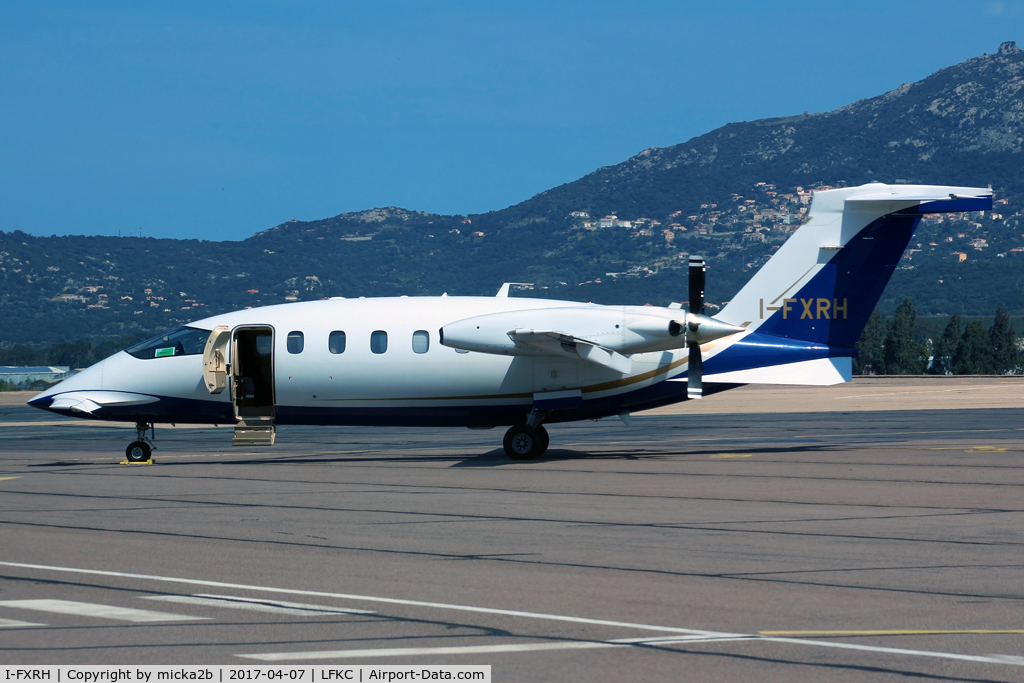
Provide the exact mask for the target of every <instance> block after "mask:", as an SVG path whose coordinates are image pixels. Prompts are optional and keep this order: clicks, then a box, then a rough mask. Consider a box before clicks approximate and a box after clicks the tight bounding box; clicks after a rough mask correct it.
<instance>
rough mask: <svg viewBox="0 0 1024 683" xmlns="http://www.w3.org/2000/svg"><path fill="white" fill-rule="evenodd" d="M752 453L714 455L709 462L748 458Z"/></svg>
mask: <svg viewBox="0 0 1024 683" xmlns="http://www.w3.org/2000/svg"><path fill="white" fill-rule="evenodd" d="M752 455H753V453H715V454H714V455H712V456H710V458H709V459H710V460H725V459H727V458H749V457H751V456H752Z"/></svg>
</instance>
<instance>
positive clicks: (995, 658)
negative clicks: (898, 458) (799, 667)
mask: <svg viewBox="0 0 1024 683" xmlns="http://www.w3.org/2000/svg"><path fill="white" fill-rule="evenodd" d="M755 640H767V641H770V642H773V643H793V644H794V645H818V646H819V647H833V648H838V649H840V650H861V651H864V652H884V653H886V654H893V655H912V656H915V657H935V658H937V659H957V660H960V661H965V662H983V663H985V664H1012V665H1014V666H1024V657H1017V656H1014V655H962V654H956V653H954V652H929V651H928V650H904V649H902V648H897V647H875V646H873V645H854V644H853V643H832V642H828V641H823V640H803V639H801V638H771V637H765V636H758V637H756V638H755Z"/></svg>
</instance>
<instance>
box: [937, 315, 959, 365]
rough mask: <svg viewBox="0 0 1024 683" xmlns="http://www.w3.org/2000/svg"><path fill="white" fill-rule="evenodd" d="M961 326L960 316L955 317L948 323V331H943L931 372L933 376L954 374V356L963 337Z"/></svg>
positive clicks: (938, 340)
mask: <svg viewBox="0 0 1024 683" xmlns="http://www.w3.org/2000/svg"><path fill="white" fill-rule="evenodd" d="M961 326H962V322H961V320H960V316H958V315H954V316H953V317H952V318H950V319H949V322H948V323H946V329H945V330H943V331H942V336H941V337H939V339H937V340H936V342H935V349H934V353H933V356H934V359H933V360H932V367H931V368H930V370H929V371H930V372H931V373H932V374H933V375H951V374H953V354H955V353H956V347H957V346H958V345H959V344H960V338H961V337H962V336H963V328H962V327H961Z"/></svg>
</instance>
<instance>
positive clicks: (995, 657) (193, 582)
mask: <svg viewBox="0 0 1024 683" xmlns="http://www.w3.org/2000/svg"><path fill="white" fill-rule="evenodd" d="M0 567H18V568H21V569H38V570H42V571H51V572H62V573H68V574H86V575H91V576H110V577H118V578H124V579H140V580H143V581H162V582H166V583H178V584H185V585H190V586H210V587H217V588H229V589H232V590H247V591H262V592H265V593H280V594H284V595H306V596H313V597H320V598H330V599H334V600H349V601H362V602H379V603H384V604H390V605H408V606H411V607H431V608H434V609H446V610H456V611H461V612H475V613H478V614H500V615H502V616H509V617H523V618H526V619H543V620H548V621H564V622H569V623H575V624H593V625H596V626H618V627H621V628H629V629H638V630H642V631H660V632H663V633H675V634H679V635H684V634H685V635H687V636H691V638H680V639H679V641H678V642H686V641H687V640H688V641H690V642H700V640H701V638H693V637H692V636H698V637H702V639H704V640H706V641H707V642H714V641H716V640H720V641H728V640H763V641H769V642H778V643H790V644H793V645H809V646H813V647H832V648H839V649H849V650H862V651H865V652H884V653H890V654H905V655H914V656H918V657H937V658H941V659H955V660H964V661H973V662H985V663H989V664H1011V665H1015V666H1024V658H1022V657H1017V656H1014V655H999V654H990V655H963V654H956V653H951V652H929V651H926V650H901V649H897V648H887V647H872V646H868V645H853V644H851V643H836V642H830V641H826V640H810V639H806V640H805V639H802V638H779V637H772V636H760V635H757V634H742V633H725V632H721V631H705V630H700V629H691V628H675V627H671V626H656V625H653V624H636V623H631V622H625V621H610V620H607V619H587V618H584V617H572V616H567V615H561V614H545V613H543V612H524V611H520V610H509V609H497V608H492V607H474V606H472V605H454V604H447V603H443V602H426V601H422V600H402V599H399V598H384V597H376V596H371V595H352V594H348V593H329V592H325V591H307V590H299V589H295V588H273V587H270V586H251V585H246V584H241V583H227V582H223V581H207V580H203V579H183V578H178V577H173V576H156V575H150V574H131V573H128V572H112V571H105V570H101V569H79V568H75V567H55V566H50V565H45V564H29V563H25V562H4V561H0ZM9 602H10V601H9ZM14 602H18V601H14ZM30 602H31V601H30ZM0 604H4V603H0ZM173 616H175V617H176V618H179V619H181V618H185V619H187V618H189V617H180V616H178V615H173ZM671 640H673V639H671V638H655V639H652V638H645V639H639V640H638V639H630V641H631V642H630V641H605V642H604V643H599V645H600V646H602V647H604V646H605V643H608V644H611V645H614V646H621V645H627V644H635V645H641V644H644V643H647V644H650V645H656V644H658V643H666V644H667V643H668V642H669V641H671ZM576 642H579V641H576ZM595 642H596V641H595ZM538 644H539V645H554V643H538ZM478 647H502V646H500V645H495V646H478ZM342 652H344V650H342Z"/></svg>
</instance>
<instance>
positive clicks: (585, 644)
mask: <svg viewBox="0 0 1024 683" xmlns="http://www.w3.org/2000/svg"><path fill="white" fill-rule="evenodd" d="M604 647H627V646H626V645H616V644H613V643H601V642H589V641H582V642H581V641H574V642H565V643H520V644H511V643H509V644H507V645H466V646H462V647H458V646H456V647H392V648H387V649H382V650H324V651H323V652H271V653H267V654H259V655H235V656H236V657H245V658H246V659H258V660H261V661H264V662H286V661H289V660H293V659H303V660H304V659H351V658H356V657H422V656H441V655H478V654H490V653H494V652H540V651H543V650H593V649H596V648H604Z"/></svg>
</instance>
